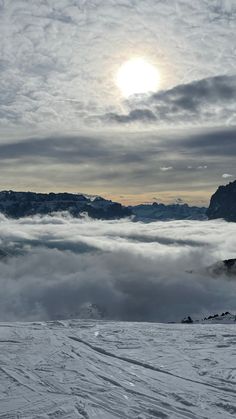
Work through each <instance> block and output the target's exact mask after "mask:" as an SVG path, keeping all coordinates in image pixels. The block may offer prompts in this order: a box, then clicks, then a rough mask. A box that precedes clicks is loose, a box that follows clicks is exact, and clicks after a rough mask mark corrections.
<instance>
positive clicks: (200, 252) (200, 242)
mask: <svg viewBox="0 0 236 419" xmlns="http://www.w3.org/2000/svg"><path fill="white" fill-rule="evenodd" d="M235 233H236V224H233V223H231V224H230V223H227V222H224V221H221V220H214V221H185V220H183V221H169V222H153V223H148V224H145V223H142V222H132V221H130V220H128V219H125V220H120V221H98V220H91V219H87V218H83V219H78V218H73V217H71V216H69V215H68V214H55V215H53V216H35V217H31V218H30V217H28V218H22V219H18V220H13V219H7V218H5V217H4V216H2V215H1V219H0V284H1V293H0V320H1V321H12V320H23V321H25V320H31V321H32V320H53V319H66V318H71V317H72V318H78V317H91V316H93V317H98V318H103V319H104V318H105V319H112V320H134V321H135V320H137V321H179V320H181V319H182V318H183V317H184V316H186V315H191V316H193V317H194V316H195V318H199V317H200V318H201V317H203V316H205V315H207V314H213V313H219V312H221V311H226V310H228V311H231V312H234V311H235V310H236V302H235V291H236V280H235V278H234V276H227V274H226V273H224V272H222V273H221V274H220V275H218V276H214V275H211V272H210V271H209V270H208V269H207V268H208V267H209V266H211V265H213V264H214V263H216V262H217V261H219V260H224V259H230V258H234V257H235V249H236V234H235ZM91 305H92V307H93V310H92V313H91V312H90V311H89V310H88V307H90V306H91Z"/></svg>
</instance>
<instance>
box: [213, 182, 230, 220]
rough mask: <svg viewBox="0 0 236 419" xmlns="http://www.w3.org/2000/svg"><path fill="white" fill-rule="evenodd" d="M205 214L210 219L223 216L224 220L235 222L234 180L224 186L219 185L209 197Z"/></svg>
mask: <svg viewBox="0 0 236 419" xmlns="http://www.w3.org/2000/svg"><path fill="white" fill-rule="evenodd" d="M207 216H208V218H209V219H210V220H213V219H216V218H223V219H224V220H226V221H233V222H236V181H234V182H230V183H229V184H228V185H226V186H219V188H218V189H217V191H216V192H215V193H214V195H212V197H211V201H210V206H209V208H208V209H207Z"/></svg>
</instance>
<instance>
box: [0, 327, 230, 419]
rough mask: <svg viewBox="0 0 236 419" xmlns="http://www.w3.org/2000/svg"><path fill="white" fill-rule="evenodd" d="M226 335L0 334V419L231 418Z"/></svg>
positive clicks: (55, 330)
mask: <svg viewBox="0 0 236 419" xmlns="http://www.w3.org/2000/svg"><path fill="white" fill-rule="evenodd" d="M235 415H236V328H235V325H233V324H232V325H225V324H216V325H212V324H204V325H202V324H194V325H181V324H153V323H124V322H105V321H93V320H67V321H54V322H53V321H51V322H47V323H43V322H34V323H1V324H0V418H2V419H3V418H4V419H13V418H18V419H19V418H24V419H29V418H30V419H31V418H42V419H43V418H44V419H46V418H47V419H49V418H50V419H59V418H60V419H61V418H68V419H69V418H70V419H71V418H81V419H90V418H93V419H112V418H122V419H125V418H127V419H128V418H129V419H131V418H136V419H147V418H161V419H165V418H173V419H178V418H190V419H195V418H196V419H200V418H209V419H210V418H214V419H217V418H222V419H227V418H233V417H235Z"/></svg>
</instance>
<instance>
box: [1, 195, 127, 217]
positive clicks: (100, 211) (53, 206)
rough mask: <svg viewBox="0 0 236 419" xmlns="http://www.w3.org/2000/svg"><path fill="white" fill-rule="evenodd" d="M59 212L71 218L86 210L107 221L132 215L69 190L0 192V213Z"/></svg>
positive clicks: (102, 201) (28, 214)
mask: <svg viewBox="0 0 236 419" xmlns="http://www.w3.org/2000/svg"><path fill="white" fill-rule="evenodd" d="M61 211H68V212H69V213H70V214H71V215H72V216H74V217H79V216H80V215H81V214H82V213H87V214H88V216H90V217H92V218H98V219H108V220H109V219H117V218H124V217H129V216H130V215H132V212H131V210H130V209H129V208H127V207H124V206H123V205H121V204H119V203H117V202H112V201H109V200H106V199H104V198H101V197H95V198H90V197H87V196H85V195H82V194H71V193H48V194H46V193H35V192H14V191H2V192H0V212H1V213H2V214H4V215H6V216H8V217H12V218H19V217H25V216H31V215H36V214H50V213H53V212H61Z"/></svg>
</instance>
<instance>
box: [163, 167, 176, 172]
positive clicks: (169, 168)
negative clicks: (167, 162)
mask: <svg viewBox="0 0 236 419" xmlns="http://www.w3.org/2000/svg"><path fill="white" fill-rule="evenodd" d="M172 169H173V167H172V166H163V167H160V170H161V171H162V172H168V171H169V170H172Z"/></svg>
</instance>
